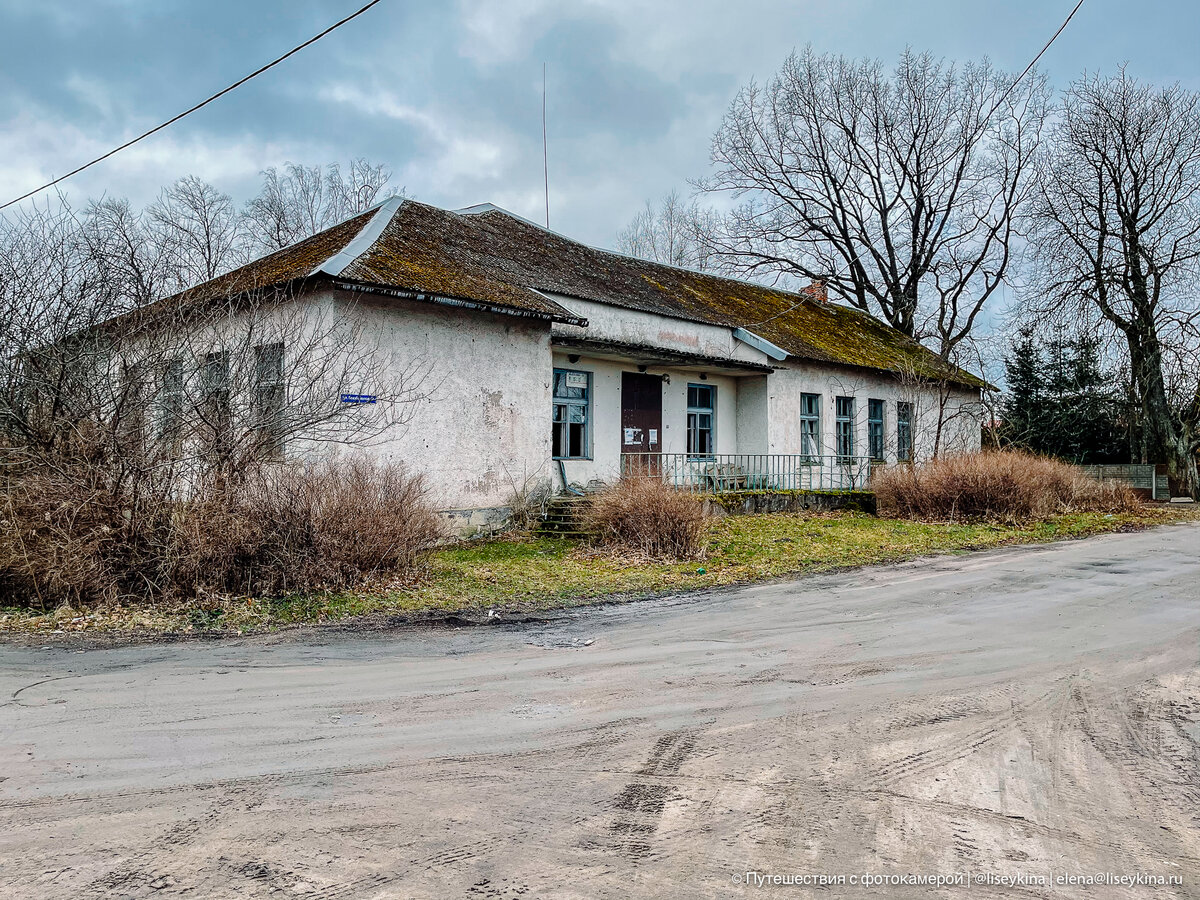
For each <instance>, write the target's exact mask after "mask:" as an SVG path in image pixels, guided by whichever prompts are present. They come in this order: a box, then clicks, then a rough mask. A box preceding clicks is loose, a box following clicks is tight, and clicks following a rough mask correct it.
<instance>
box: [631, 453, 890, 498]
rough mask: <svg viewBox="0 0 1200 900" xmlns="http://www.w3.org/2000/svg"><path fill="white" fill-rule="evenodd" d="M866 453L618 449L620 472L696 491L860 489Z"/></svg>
mask: <svg viewBox="0 0 1200 900" xmlns="http://www.w3.org/2000/svg"><path fill="white" fill-rule="evenodd" d="M873 464H875V465H877V464H878V462H877V461H874V460H871V459H869V458H867V457H840V456H806V455H802V454H789V453H719V454H710V455H706V456H696V455H692V454H687V453H622V454H621V475H622V477H628V476H636V475H644V476H658V477H661V478H662V479H663V480H664V481H665V482H666V483H667V484H670V485H671V486H672V487H675V488H678V489H680V490H684V491H688V492H690V493H694V494H724V493H733V492H741V491H775V492H779V491H835V492H849V491H862V490H865V489H866V488H867V485H868V483H869V482H870V480H871V467H872V465H873Z"/></svg>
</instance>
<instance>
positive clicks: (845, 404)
mask: <svg viewBox="0 0 1200 900" xmlns="http://www.w3.org/2000/svg"><path fill="white" fill-rule="evenodd" d="M834 403H835V407H836V408H835V412H836V414H837V421H836V423H835V425H836V430H835V432H834V443H835V445H836V450H837V455H838V456H839V457H841V458H842V459H850V458H851V457H853V456H854V398H853V397H837V398H835V401H834Z"/></svg>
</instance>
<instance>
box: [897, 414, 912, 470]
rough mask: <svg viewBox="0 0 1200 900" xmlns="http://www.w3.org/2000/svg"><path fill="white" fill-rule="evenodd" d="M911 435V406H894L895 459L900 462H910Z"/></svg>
mask: <svg viewBox="0 0 1200 900" xmlns="http://www.w3.org/2000/svg"><path fill="white" fill-rule="evenodd" d="M912 458H913V433H912V404H911V403H904V402H901V403H897V404H896V459H897V460H899V461H900V462H912Z"/></svg>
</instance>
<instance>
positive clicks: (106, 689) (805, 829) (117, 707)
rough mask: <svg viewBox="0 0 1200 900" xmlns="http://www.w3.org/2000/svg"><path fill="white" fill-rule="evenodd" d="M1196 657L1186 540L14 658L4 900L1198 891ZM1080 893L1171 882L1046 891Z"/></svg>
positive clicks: (6, 755) (1197, 580) (0, 720)
mask: <svg viewBox="0 0 1200 900" xmlns="http://www.w3.org/2000/svg"><path fill="white" fill-rule="evenodd" d="M1198 639H1200V527H1196V526H1176V527H1172V528H1165V529H1159V530H1156V531H1152V532H1147V533H1142V534H1132V535H1113V536H1108V537H1102V538H1096V539H1092V540H1088V541H1084V542H1078V543H1069V544H1057V545H1053V546H1046V547H1037V548H1019V549H1012V550H1004V551H999V552H989V553H983V554H977V555H968V556H962V557H946V558H940V559H937V560H934V561H929V560H926V561H921V562H918V563H913V564H909V565H903V566H894V567H887V568H876V569H868V570H864V571H859V572H852V573H848V574H841V575H836V576H829V577H821V578H809V579H805V580H803V581H799V582H795V583H788V584H774V585H768V586H760V587H753V588H747V589H741V590H737V591H731V592H727V593H723V594H716V595H709V596H704V597H699V598H692V599H679V600H674V601H664V602H654V603H642V604H632V605H626V606H620V607H605V608H598V609H592V610H587V611H581V612H579V613H577V614H574V615H572V616H569V617H565V618H562V619H560V620H557V621H555V622H553V623H551V624H544V625H522V626H500V627H491V628H463V629H458V630H453V629H444V630H408V631H400V632H392V633H388V634H382V635H371V636H362V635H348V634H344V633H338V632H331V631H322V632H317V633H315V634H314V633H311V632H310V633H309V634H307V636H296V635H287V636H283V637H276V638H272V639H262V638H256V639H253V640H251V639H247V640H244V641H236V642H228V643H217V644H202V643H191V644H182V645H158V646H142V647H129V648H123V649H113V650H96V651H87V652H78V651H74V650H67V649H48V650H39V649H19V648H14V647H0V698H2V700H3V705H2V706H0V896H3V897H6V898H7V897H15V898H27V897H28V898H41V897H53V898H59V897H62V898H93V897H135V898H140V897H177V896H186V897H196V898H224V897H266V896H277V897H289V896H305V897H310V898H313V897H321V898H347V900H354V898H385V897H387V898H390V897H406V898H407V897H419V898H424V897H430V898H433V897H437V898H442V897H481V898H482V897H490V898H517V897H527V898H532V897H564V898H592V897H619V898H630V897H686V898H691V897H730V896H733V897H742V896H746V897H749V896H764V895H766V896H811V895H814V894H815V895H818V896H824V897H855V896H902V897H903V896H921V897H929V896H946V897H968V896H970V897H1090V898H1104V897H1150V896H1158V897H1161V896H1167V897H1173V896H1180V897H1195V896H1200V827H1198V826H1200V754H1198V749H1197V746H1198V745H1197V741H1198V740H1200V669H1198V668H1197V663H1198V659H1197V648H1198V643H1197V642H1198ZM747 872H757V873H758V875H757V876H756V875H751V876H750V882H751V883H750V884H748V885H747V884H745V883H744V882H745V881H746V877H747V876H746V873H747ZM965 873H973V874H974V875H975V876H977V877H979V876H982V878H983V879H984V883H975V884H971V885H969V886H968V885H962V884H960V885H951V886H944V887H941V888H936V887H920V886H906V885H876V886H871V887H868V888H864V887H862V886H861V885H855V886H849V885H847V886H841V887H833V888H828V889H815V888H805V887H799V886H784V885H777V886H772V885H770V884H769V883H766V882H759V881H758V879H759V878H768V877H771V876H778V877H780V878H787V877H793V878H794V877H795V876H798V875H799V876H813V875H822V874H826V875H830V876H835V877H836V876H838V875H845V876H851V875H854V876H861V875H863V874H867V875H872V876H888V877H889V878H899V877H901V876H908V875H941V876H944V877H951V878H952V877H955V876H956V875H961V874H965ZM1093 873H1105V878H1106V879H1109V876H1112V877H1120V876H1135V875H1140V876H1142V877H1143V878H1145V877H1146V876H1149V877H1151V878H1154V879H1156V878H1159V877H1161V878H1163V879H1170V878H1178V879H1181V880H1182V884H1181V885H1180V884H1175V885H1168V886H1165V887H1162V886H1159V887H1149V886H1145V885H1140V886H1139V885H1132V886H1130V885H1114V884H1101V885H1091V886H1065V885H1055V884H1054V882H1053V879H1054V878H1055V877H1058V876H1064V877H1065V876H1086V875H1091V874H1093ZM1002 876H1003V877H1006V878H1011V879H1024V880H1025V882H1026V883H1024V884H1019V885H1017V886H1005V885H997V884H988V883H986V879H987V878H993V879H999V878H1000V877H1002ZM1039 878H1040V879H1048V880H1049V882H1050V883H1049V884H1047V885H1043V884H1039V883H1038V881H1037V879H1039ZM739 880H740V881H742V882H743V883H741V884H739V883H738V881H739ZM1109 880H1111V879H1109Z"/></svg>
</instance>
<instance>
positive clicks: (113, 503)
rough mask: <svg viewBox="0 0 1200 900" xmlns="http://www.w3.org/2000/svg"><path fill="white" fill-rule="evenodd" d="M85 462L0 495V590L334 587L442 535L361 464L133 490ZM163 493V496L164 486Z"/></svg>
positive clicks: (131, 599)
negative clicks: (184, 487)
mask: <svg viewBox="0 0 1200 900" xmlns="http://www.w3.org/2000/svg"><path fill="white" fill-rule="evenodd" d="M113 472H114V470H113V469H112V468H111V467H109V466H105V465H96V464H92V463H89V462H88V461H74V462H72V463H71V464H69V465H61V466H58V467H55V468H30V469H29V470H27V471H25V472H23V473H21V474H20V475H18V476H16V477H14V478H12V479H11V480H10V481H9V483H8V484H7V485H6V487H5V489H4V491H3V492H2V493H0V592H3V593H4V594H5V596H6V598H7V600H6V602H7V603H10V604H16V605H21V606H27V607H31V608H35V609H43V610H44V609H48V608H53V607H55V606H59V605H66V606H69V607H71V608H88V607H95V606H98V605H114V604H130V603H133V604H137V603H159V602H164V601H167V602H170V601H179V600H189V599H193V598H196V597H200V596H211V595H222V594H241V595H246V594H256V595H259V596H263V595H274V594H281V593H286V592H294V591H306V590H317V589H325V588H342V587H348V586H351V585H354V584H357V583H361V582H362V581H363V580H364V579H365V578H368V577H370V576H372V575H376V574H378V573H381V572H389V573H394V572H400V571H404V570H406V569H408V568H411V567H412V566H413V565H414V564H415V563H416V562H417V560H418V559H419V557H420V556H421V555H422V554H424V553H425V552H427V551H428V550H429V549H430V548H431V547H432V546H433V545H434V544H435V543H436V542H437V541H438V540H439V539H441V537H442V524H441V521H440V519H439V518H438V517H437V515H436V514H435V513H434V512H433V511H432V510H431V509H430V507H429V505H428V504H427V503H426V501H425V495H424V488H423V486H422V483H421V480H420V478H417V477H413V476H409V475H407V474H406V473H405V472H403V471H402V470H401V469H399V468H396V467H390V466H384V465H377V464H375V463H372V462H369V461H367V460H363V459H357V458H352V459H345V460H328V461H324V462H321V463H316V464H312V465H296V466H282V465H272V466H263V467H261V468H259V469H257V470H254V471H251V472H248V473H247V476H246V477H245V478H244V479H243V480H242V481H240V482H238V484H237V485H235V486H228V485H226V486H221V487H215V486H207V487H199V488H196V489H195V490H194V492H193V494H192V496H191V497H190V498H189V499H188V500H186V501H179V500H173V499H171V496H170V493H169V491H167V490H164V489H163V488H162V486H158V485H151V484H143V485H138V484H133V485H131V484H128V483H125V482H123V481H121V480H120V479H118V478H114V477H113ZM168 487H170V486H168Z"/></svg>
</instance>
